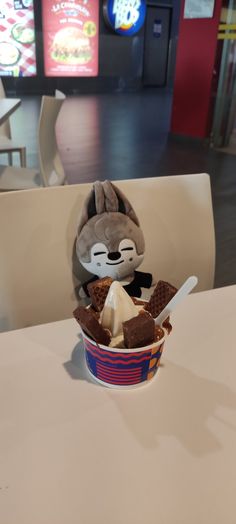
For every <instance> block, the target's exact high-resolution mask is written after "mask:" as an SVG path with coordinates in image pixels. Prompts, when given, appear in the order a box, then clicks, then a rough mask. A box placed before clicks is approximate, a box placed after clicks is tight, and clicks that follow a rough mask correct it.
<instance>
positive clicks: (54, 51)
mask: <svg viewBox="0 0 236 524" xmlns="http://www.w3.org/2000/svg"><path fill="white" fill-rule="evenodd" d="M42 8H43V47H44V71H45V75H46V76H97V75H98V37H99V28H98V24H99V0H72V1H70V2H55V0H43V3H42Z"/></svg>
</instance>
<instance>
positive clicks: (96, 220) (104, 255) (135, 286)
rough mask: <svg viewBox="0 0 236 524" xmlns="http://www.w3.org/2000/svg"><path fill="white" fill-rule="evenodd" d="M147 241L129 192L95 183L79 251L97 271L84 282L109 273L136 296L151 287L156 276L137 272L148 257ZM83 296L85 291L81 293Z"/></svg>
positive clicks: (78, 242)
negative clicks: (128, 195)
mask: <svg viewBox="0 0 236 524" xmlns="http://www.w3.org/2000/svg"><path fill="white" fill-rule="evenodd" d="M144 250H145V243H144V237H143V233H142V230H141V228H140V224H139V221H138V218H137V216H136V214H135V212H134V210H133V208H132V206H131V204H130V202H129V201H128V200H127V198H126V197H125V195H124V194H123V193H122V192H121V191H120V190H119V189H118V188H117V187H116V186H115V185H114V184H112V183H111V182H109V181H108V180H105V182H99V181H97V182H95V183H94V185H93V189H92V191H91V192H90V194H89V195H88V197H87V199H86V201H85V204H84V207H83V210H82V215H81V219H80V223H79V226H78V234H77V238H76V254H77V257H78V259H79V261H80V263H81V264H82V266H83V267H84V268H85V269H86V270H87V271H89V272H90V273H92V274H93V277H92V278H91V279H90V280H89V281H88V282H86V283H85V284H83V286H82V289H83V291H84V292H85V294H86V295H88V292H87V285H88V284H89V282H92V281H94V280H96V279H97V278H103V277H106V276H109V277H111V278H112V279H113V280H119V281H120V282H121V283H122V285H123V286H124V288H125V290H126V291H127V292H128V293H129V294H130V295H132V296H136V297H140V296H141V294H142V288H150V287H151V285H152V275H151V274H150V273H143V272H140V271H136V268H137V267H138V266H139V265H140V264H141V262H142V261H143V258H144ZM80 296H83V293H82V294H81V293H80Z"/></svg>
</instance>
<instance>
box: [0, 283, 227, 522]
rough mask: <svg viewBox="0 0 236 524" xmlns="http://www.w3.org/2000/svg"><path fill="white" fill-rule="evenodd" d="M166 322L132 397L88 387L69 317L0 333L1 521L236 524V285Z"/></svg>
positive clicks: (197, 298) (196, 299)
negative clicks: (150, 366) (161, 342)
mask: <svg viewBox="0 0 236 524" xmlns="http://www.w3.org/2000/svg"><path fill="white" fill-rule="evenodd" d="M172 323H173V325H174V329H173V333H172V334H171V336H170V337H169V339H168V341H167V343H166V347H165V350H164V354H163V359H162V363H163V365H162V366H161V367H160V369H159V371H158V374H157V375H156V377H155V378H154V379H153V381H152V382H150V384H148V385H146V386H143V387H141V388H138V389H135V390H131V391H119V390H111V389H107V388H105V387H102V386H100V385H97V384H94V383H92V382H90V381H89V378H88V376H87V375H86V372H85V370H84V367H83V358H82V352H81V349H80V348H81V346H80V343H79V326H78V324H76V322H75V320H74V319H70V320H65V321H62V322H56V323H53V324H47V325H42V326H37V327H33V328H27V329H25V330H19V331H13V332H9V333H3V334H1V335H0V522H1V523H2V524H78V523H79V524H80V523H81V524H95V523H96V524H143V523H145V524H157V523H160V524H203V523H204V524H205V523H206V524H235V522H236V380H235V375H236V331H235V330H236V286H232V287H227V288H222V289H217V290H213V291H210V292H203V293H197V294H193V295H191V296H189V297H188V298H187V299H186V300H185V301H184V302H183V303H182V304H181V305H180V306H179V308H178V310H177V311H176V312H175V313H174V314H173V315H172Z"/></svg>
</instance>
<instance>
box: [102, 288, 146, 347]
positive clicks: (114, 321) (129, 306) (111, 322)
mask: <svg viewBox="0 0 236 524" xmlns="http://www.w3.org/2000/svg"><path fill="white" fill-rule="evenodd" d="M138 314H139V311H138V309H137V308H136V307H135V305H134V303H133V301H132V299H131V298H130V296H129V295H128V293H126V291H125V289H124V288H123V287H122V286H121V284H120V283H119V282H117V281H116V280H115V281H114V282H112V284H111V286H110V289H109V291H108V294H107V297H106V300H105V304H104V307H103V310H102V311H101V315H100V322H101V324H102V326H103V327H105V328H108V329H109V330H110V331H111V333H112V336H113V337H116V336H118V335H121V334H122V332H123V329H122V322H125V321H126V320H130V319H131V318H133V317H136V316H137V315H138Z"/></svg>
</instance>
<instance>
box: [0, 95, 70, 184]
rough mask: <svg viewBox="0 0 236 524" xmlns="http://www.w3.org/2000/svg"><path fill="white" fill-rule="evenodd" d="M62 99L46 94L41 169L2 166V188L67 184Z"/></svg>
mask: <svg viewBox="0 0 236 524" xmlns="http://www.w3.org/2000/svg"><path fill="white" fill-rule="evenodd" d="M63 101H64V100H63V99H62V98H55V97H50V96H43V97H42V102H41V110H40V116H39V124H38V155H39V166H40V170H37V169H29V168H20V167H15V166H2V165H0V191H12V190H19V189H35V188H39V187H42V186H57V185H61V184H64V183H65V181H66V176H65V172H64V168H63V165H62V162H61V159H60V156H59V152H58V148H57V141H56V134H55V125H56V120H57V117H58V114H59V111H60V109H61V106H62V104H63Z"/></svg>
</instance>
